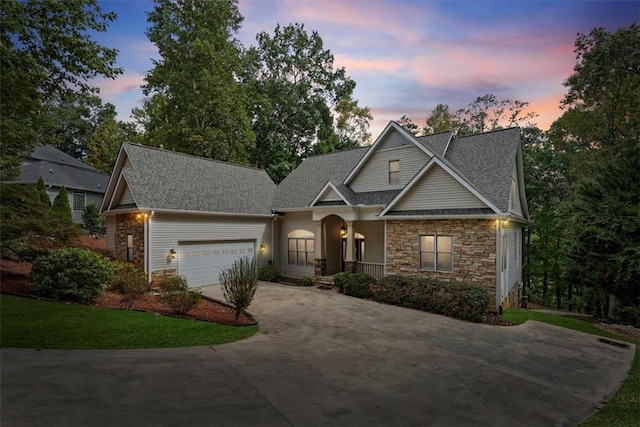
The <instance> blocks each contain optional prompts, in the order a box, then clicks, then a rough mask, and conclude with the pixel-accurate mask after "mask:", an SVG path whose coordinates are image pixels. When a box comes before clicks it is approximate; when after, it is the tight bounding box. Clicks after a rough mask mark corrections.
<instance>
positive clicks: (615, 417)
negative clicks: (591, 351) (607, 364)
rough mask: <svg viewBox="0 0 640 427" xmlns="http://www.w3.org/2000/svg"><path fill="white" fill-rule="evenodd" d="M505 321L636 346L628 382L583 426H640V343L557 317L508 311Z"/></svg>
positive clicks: (532, 312) (578, 320)
mask: <svg viewBox="0 0 640 427" xmlns="http://www.w3.org/2000/svg"><path fill="white" fill-rule="evenodd" d="M502 318H503V319H504V320H508V321H510V322H514V323H524V322H526V321H527V320H537V321H539V322H544V323H550V324H552V325H556V326H562V327H564V328H569V329H574V330H576V331H581V332H586V333H588V334H592V335H599V336H603V337H607V338H613V339H616V340H619V341H626V342H630V343H634V344H635V345H636V354H635V358H634V360H633V363H632V364H631V369H630V370H629V374H628V375H627V378H626V379H625V380H624V382H623V383H622V385H621V386H620V388H619V389H618V391H617V392H616V393H615V394H614V395H613V396H612V397H611V399H610V400H609V402H607V404H606V405H605V406H604V407H603V408H602V409H601V410H599V411H598V412H596V413H594V414H593V415H592V416H591V417H589V418H588V419H587V420H585V421H584V422H582V423H581V424H580V427H599V426H603V427H604V426H606V427H628V426H637V425H640V342H638V341H635V340H632V339H630V338H627V337H623V336H620V335H616V334H613V333H611V332H609V331H604V330H602V329H599V328H597V327H595V326H594V325H593V324H591V323H589V322H588V321H586V320H580V319H575V318H569V317H562V316H557V315H553V314H546V313H540V312H535V311H530V310H519V309H508V310H505V311H504V313H503V316H502Z"/></svg>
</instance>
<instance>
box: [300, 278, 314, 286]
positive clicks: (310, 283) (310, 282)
mask: <svg viewBox="0 0 640 427" xmlns="http://www.w3.org/2000/svg"><path fill="white" fill-rule="evenodd" d="M302 286H313V277H309V276H304V277H303V278H302Z"/></svg>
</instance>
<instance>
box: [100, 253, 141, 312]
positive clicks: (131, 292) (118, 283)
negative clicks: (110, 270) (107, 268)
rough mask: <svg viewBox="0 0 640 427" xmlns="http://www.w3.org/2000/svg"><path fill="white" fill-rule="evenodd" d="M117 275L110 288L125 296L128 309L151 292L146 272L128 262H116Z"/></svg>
mask: <svg viewBox="0 0 640 427" xmlns="http://www.w3.org/2000/svg"><path fill="white" fill-rule="evenodd" d="M114 265H115V270H116V275H115V278H114V280H113V282H111V285H110V286H109V289H111V290H112V291H114V292H118V293H120V294H122V295H124V300H125V302H126V303H127V308H131V306H132V305H133V302H134V301H135V300H136V299H138V298H140V297H141V296H143V295H145V294H146V293H147V292H149V291H150V290H151V284H150V283H149V282H148V281H147V276H146V274H145V273H144V271H142V270H140V269H139V268H138V267H136V266H135V265H133V264H131V263H128V262H120V261H116V262H114Z"/></svg>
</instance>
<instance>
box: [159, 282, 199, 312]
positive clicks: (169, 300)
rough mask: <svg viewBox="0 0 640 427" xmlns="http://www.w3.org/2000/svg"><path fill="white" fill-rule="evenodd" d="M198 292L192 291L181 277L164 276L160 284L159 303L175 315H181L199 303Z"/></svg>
mask: <svg viewBox="0 0 640 427" xmlns="http://www.w3.org/2000/svg"><path fill="white" fill-rule="evenodd" d="M201 298H202V295H201V294H200V292H196V291H192V290H190V289H189V285H187V279H185V278H184V277H183V276H165V277H163V278H162V280H161V282H160V301H162V302H163V303H164V304H166V305H168V306H169V307H170V308H171V310H173V312H174V313H175V314H178V315H183V314H185V313H186V312H188V311H189V310H191V309H192V308H193V307H195V305H196V304H197V303H198V301H200V299H201Z"/></svg>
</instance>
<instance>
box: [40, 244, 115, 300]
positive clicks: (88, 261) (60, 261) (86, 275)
mask: <svg viewBox="0 0 640 427" xmlns="http://www.w3.org/2000/svg"><path fill="white" fill-rule="evenodd" d="M113 278H114V265H113V263H112V262H111V261H110V260H108V259H107V258H105V257H103V256H101V255H99V254H97V253H95V252H92V251H87V250H84V249H78V248H66V249H55V250H52V251H50V252H48V253H47V254H46V255H42V256H39V257H38V258H36V260H35V261H34V263H33V267H32V268H31V273H30V274H29V283H31V285H32V286H33V290H34V291H35V292H36V293H37V294H40V295H43V296H45V297H47V298H53V299H57V300H62V301H71V302H79V303H83V304H89V303H91V302H92V301H93V300H95V299H96V298H97V297H99V296H100V295H102V294H103V293H104V291H105V289H106V288H107V286H108V285H109V284H110V283H111V282H112V281H113Z"/></svg>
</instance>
